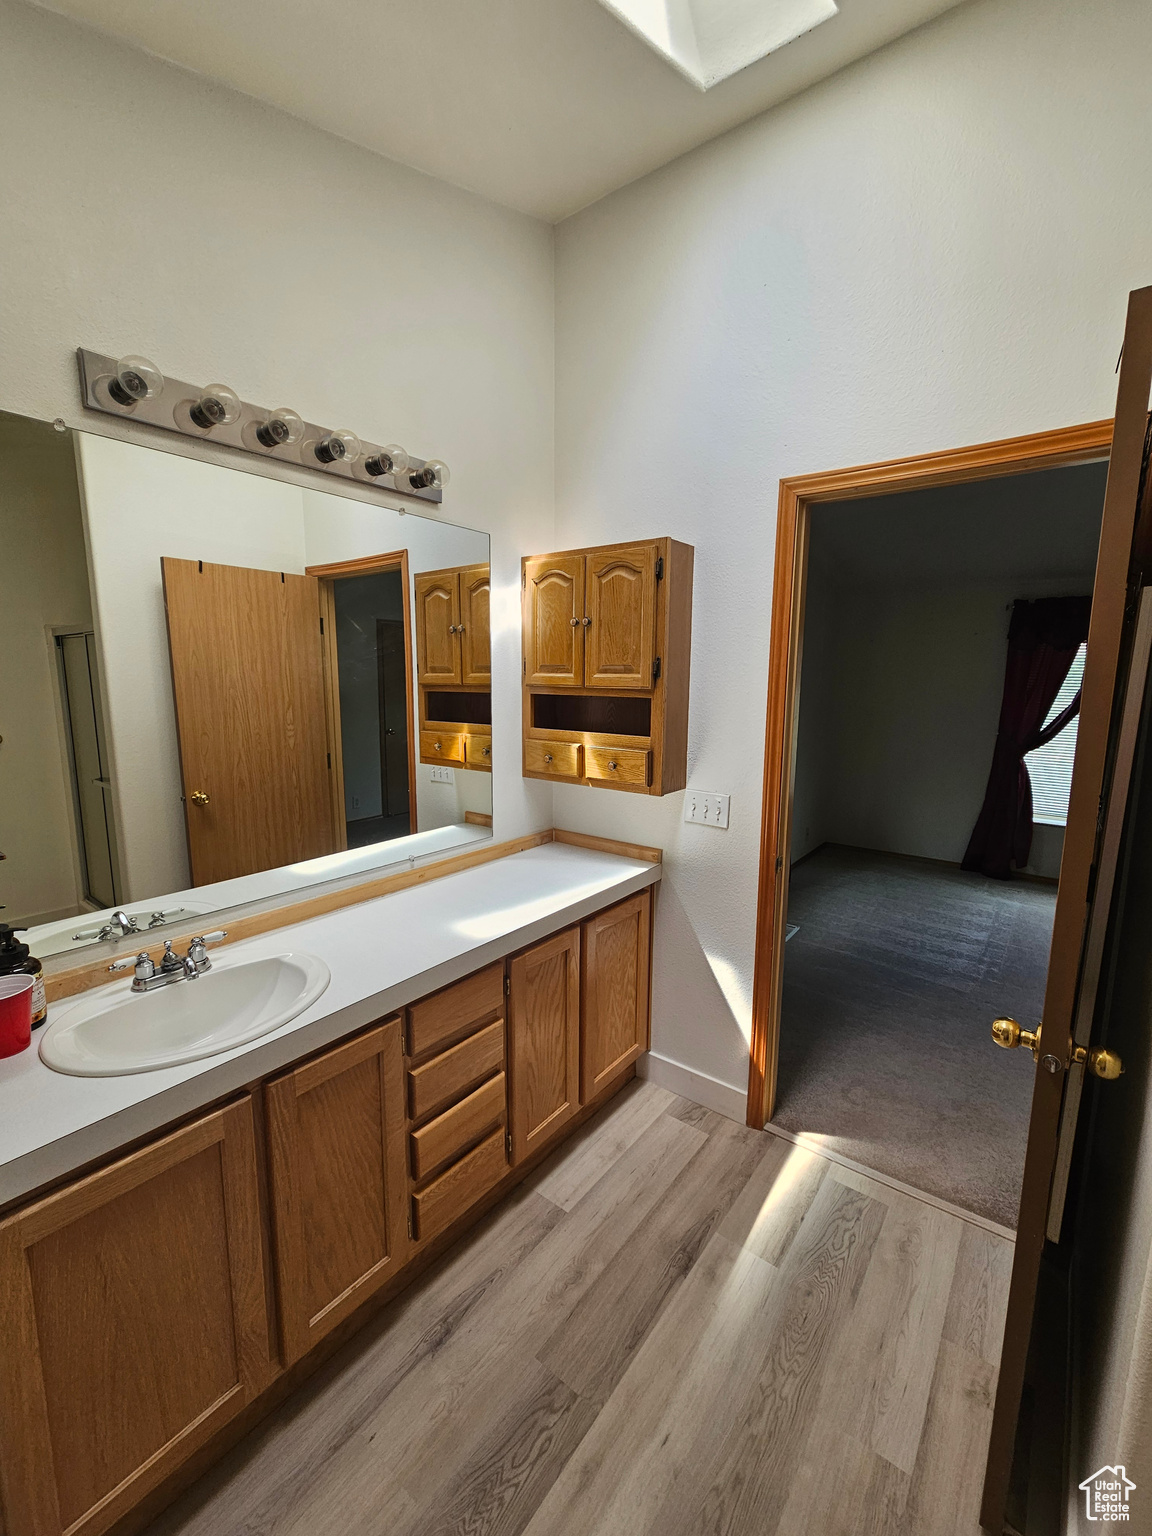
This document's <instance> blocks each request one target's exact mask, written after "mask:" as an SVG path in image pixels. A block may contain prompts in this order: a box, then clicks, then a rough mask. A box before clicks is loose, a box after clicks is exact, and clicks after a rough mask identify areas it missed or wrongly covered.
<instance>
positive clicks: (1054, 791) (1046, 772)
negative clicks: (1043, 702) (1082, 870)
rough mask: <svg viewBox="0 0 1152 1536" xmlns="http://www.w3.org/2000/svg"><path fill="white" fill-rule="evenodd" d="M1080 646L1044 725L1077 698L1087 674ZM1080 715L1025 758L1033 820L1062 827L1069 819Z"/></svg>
mask: <svg viewBox="0 0 1152 1536" xmlns="http://www.w3.org/2000/svg"><path fill="white" fill-rule="evenodd" d="M1086 649H1087V647H1086V646H1083V645H1082V646H1081V647H1080V649H1079V650H1078V651H1077V652H1076V659H1075V660H1074V661H1073V663H1072V667H1071V670H1070V671H1069V673H1068V676H1067V677H1066V678H1065V679H1064V682H1063V683H1062V684H1061V687H1060V692H1059V693H1058V694H1057V695H1056V698H1055V699H1054V700H1053V703H1052V708H1051V709H1050V710H1049V711H1048V714H1047V717H1046V718H1045V721H1044V724H1045V725H1047V724H1048V722H1049V721H1050V720H1055V718H1056V716H1057V715H1058V714H1059V713H1060V711H1061V710H1062V709H1067V708H1068V706H1069V704H1071V702H1072V700H1073V699H1074V698H1075V697H1076V690H1077V688H1079V686H1080V683H1081V680H1082V679H1083V676H1084V652H1085V651H1086ZM1079 724H1080V717H1079V715H1077V716H1076V719H1075V720H1070V721H1069V722H1068V724H1067V725H1066V726H1065V727H1064V729H1063V730H1062V731H1061V732H1060V734H1059V736H1054V737H1053V738H1052V740H1051V741H1050V742H1048V744H1047V745H1046V746H1043V747H1037V748H1036V750H1035V752H1029V753H1028V755H1027V757H1026V758H1025V759H1024V761H1025V763H1026V764H1027V765H1028V777H1029V778H1030V779H1031V780H1032V820H1033V821H1041V822H1046V823H1048V824H1049V825H1050V826H1056V827H1062V826H1064V825H1065V823H1066V822H1067V820H1068V796H1069V794H1070V792H1071V789H1072V759H1073V757H1074V756H1075V754H1076V727H1077V726H1078V725H1079Z"/></svg>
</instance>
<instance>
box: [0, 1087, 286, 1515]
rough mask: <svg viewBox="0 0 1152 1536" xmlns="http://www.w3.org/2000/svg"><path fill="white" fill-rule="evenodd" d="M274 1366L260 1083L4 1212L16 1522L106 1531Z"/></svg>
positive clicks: (4, 1307) (5, 1435)
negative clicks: (260, 1178) (257, 1129)
mask: <svg viewBox="0 0 1152 1536" xmlns="http://www.w3.org/2000/svg"><path fill="white" fill-rule="evenodd" d="M270 1374H271V1363H270V1358H269V1350H268V1329H267V1311H266V1299H265V1290H264V1272H263V1256H262V1245H261V1234H260V1213H259V1201H258V1194H257V1184H256V1148H255V1141H254V1135H253V1122H252V1101H251V1099H248V1098H244V1099H242V1100H241V1101H240V1102H239V1103H236V1104H232V1105H229V1106H228V1107H227V1108H226V1109H222V1110H219V1111H218V1112H217V1113H215V1114H212V1115H208V1116H206V1117H205V1118H204V1119H202V1120H198V1121H196V1122H194V1123H193V1124H192V1125H189V1126H185V1127H184V1128H183V1129H182V1130H179V1131H176V1132H174V1133H173V1134H172V1135H171V1136H166V1137H165V1138H164V1139H163V1140H162V1141H158V1142H155V1143H154V1144H153V1145H151V1146H147V1147H144V1148H142V1149H141V1150H140V1151H137V1152H133V1153H131V1154H130V1155H129V1156H128V1157H125V1158H123V1159H122V1160H121V1161H119V1162H117V1163H113V1164H112V1165H111V1167H108V1168H103V1169H101V1170H100V1171H99V1172H98V1173H94V1174H91V1175H89V1177H87V1178H85V1179H81V1180H79V1181H78V1182H77V1183H75V1184H71V1185H68V1186H67V1187H66V1188H64V1189H61V1190H59V1191H57V1193H55V1194H52V1195H48V1196H47V1197H46V1198H45V1199H43V1200H40V1201H37V1202H36V1203H35V1204H33V1205H31V1206H28V1207H27V1208H26V1209H24V1210H22V1211H18V1212H17V1213H16V1214H15V1215H13V1216H10V1217H8V1218H7V1219H6V1220H5V1221H3V1222H0V1479H2V1491H3V1507H4V1518H5V1521H6V1523H7V1530H8V1532H9V1536H61V1533H62V1532H64V1531H67V1532H69V1536H96V1533H99V1532H101V1531H105V1530H107V1529H108V1527H109V1526H110V1525H112V1524H113V1522H115V1521H116V1520H118V1519H119V1518H120V1517H121V1516H122V1515H123V1514H124V1513H125V1512H126V1511H127V1510H129V1509H131V1508H132V1507H133V1506H134V1505H135V1504H137V1503H138V1502H139V1501H140V1499H141V1498H142V1497H143V1496H144V1494H145V1493H147V1492H148V1491H149V1490H150V1489H152V1488H154V1487H156V1485H157V1484H158V1483H160V1482H161V1481H162V1480H163V1479H164V1478H165V1477H167V1476H168V1474H169V1473H171V1472H172V1471H173V1469H174V1468H175V1467H177V1466H178V1465H179V1464H180V1463H181V1462H183V1461H185V1460H186V1459H187V1458H188V1456H189V1455H190V1454H191V1453H192V1452H193V1451H194V1450H195V1449H196V1448H197V1447H198V1446H200V1445H202V1444H204V1442H205V1441H207V1440H209V1439H210V1438H211V1437H212V1435H214V1434H215V1433H216V1431H217V1430H218V1429H219V1428H220V1427H221V1426H222V1425H223V1424H225V1423H226V1422H227V1421H228V1420H229V1419H231V1418H232V1417H233V1415H234V1414H236V1413H237V1412H239V1410H240V1409H241V1408H243V1407H244V1406H245V1404H246V1403H248V1402H249V1401H250V1400H251V1399H252V1398H254V1397H255V1396H256V1395H257V1394H258V1393H259V1391H260V1390H261V1389H262V1388H263V1387H264V1385H265V1384H266V1383H267V1381H268V1379H269V1377H270Z"/></svg>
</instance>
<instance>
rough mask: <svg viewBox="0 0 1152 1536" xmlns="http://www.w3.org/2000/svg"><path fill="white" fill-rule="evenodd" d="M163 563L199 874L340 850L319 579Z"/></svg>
mask: <svg viewBox="0 0 1152 1536" xmlns="http://www.w3.org/2000/svg"><path fill="white" fill-rule="evenodd" d="M160 563H161V566H162V568H163V572H164V602H165V606H166V609H167V614H168V646H169V651H170V653H171V658H172V690H173V694H174V696H175V702H176V730H177V735H178V737H179V742H180V771H181V777H182V779H183V785H184V819H185V822H186V824H187V828H188V857H189V861H190V863H191V867H192V884H193V885H208V884H210V883H211V882H213V881H215V880H231V879H232V878H233V877H234V876H237V875H251V874H256V873H258V872H259V871H260V870H265V869H277V868H279V866H280V865H282V864H298V863H300V862H301V861H302V860H304V859H315V858H319V857H320V856H321V855H322V854H326V853H334V852H335V851H336V849H337V848H338V847H339V846H341V843H340V841H339V840H338V838H337V832H336V828H335V826H334V825H333V801H332V795H331V785H330V779H329V774H330V771H331V770H330V768H329V761H328V754H329V742H328V726H327V700H326V696H325V679H324V656H323V650H322V638H321V634H320V585H319V582H318V581H317V580H316V578H315V577H314V576H289V575H287V574H284V573H281V572H280V571H256V570H250V569H247V568H245V567H242V566H232V565H208V564H207V563H206V562H204V561H199V560H168V559H165V560H162V561H161V562H160ZM141 728H142V729H147V722H141Z"/></svg>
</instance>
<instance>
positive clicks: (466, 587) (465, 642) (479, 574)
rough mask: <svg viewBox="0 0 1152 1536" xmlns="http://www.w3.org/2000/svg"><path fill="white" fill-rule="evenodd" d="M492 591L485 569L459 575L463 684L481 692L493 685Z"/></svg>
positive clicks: (471, 569)
mask: <svg viewBox="0 0 1152 1536" xmlns="http://www.w3.org/2000/svg"><path fill="white" fill-rule="evenodd" d="M491 591H492V581H491V577H490V575H489V571H488V567H487V566H486V565H472V566H465V567H464V569H463V570H462V571H461V572H460V643H461V661H460V667H461V674H460V680H461V682H464V683H468V684H473V685H475V686H476V687H479V688H489V687H491V685H492V635H491V628H490V625H489V607H490V595H491Z"/></svg>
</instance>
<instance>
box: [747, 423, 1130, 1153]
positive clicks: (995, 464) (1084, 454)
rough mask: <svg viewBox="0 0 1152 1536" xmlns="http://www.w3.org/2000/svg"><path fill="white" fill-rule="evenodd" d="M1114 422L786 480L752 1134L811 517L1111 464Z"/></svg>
mask: <svg viewBox="0 0 1152 1536" xmlns="http://www.w3.org/2000/svg"><path fill="white" fill-rule="evenodd" d="M1111 446H1112V421H1111V419H1108V420H1106V421H1090V422H1086V423H1084V424H1083V425H1081V426H1076V427H1063V428H1061V429H1059V430H1058V431H1054V432H1037V433H1034V434H1032V435H1031V436H1028V437H1010V438H1005V439H1002V440H1001V441H999V442H994V443H979V444H977V445H975V446H973V447H970V448H956V449H952V450H950V451H949V452H946V453H929V454H921V455H919V456H917V457H915V458H909V459H890V460H888V461H886V462H884V463H881V464H862V465H857V466H856V467H855V468H852V469H836V470H831V471H829V472H828V473H826V474H817V475H801V476H798V477H797V478H795V479H790V480H781V482H780V502H779V511H778V513H777V519H776V570H775V576H774V579H773V585H772V627H771V639H770V650H769V660H768V711H767V722H766V726H765V733H764V809H763V818H762V821H761V826H760V879H759V889H758V895H757V902H756V961H755V976H754V980H753V984H752V1039H751V1043H750V1046H749V1063H748V1114H747V1120H748V1124H749V1125H750V1126H752V1127H753V1128H755V1129H756V1130H759V1129H761V1128H762V1127H763V1126H764V1124H765V1123H766V1122H767V1121H768V1120H769V1119H770V1118H771V1115H772V1111H773V1108H774V1107H775V1101H776V1064H777V1057H778V1053H779V1037H780V998H781V985H782V982H783V975H784V922H785V917H786V914H787V910H788V875H789V870H788V848H789V844H790V841H791V833H792V792H793V783H792V776H793V770H794V766H795V764H794V757H795V747H796V725H797V704H798V690H797V684H798V681H799V676H800V660H801V648H802V641H803V632H804V597H805V586H806V580H807V564H808V534H809V514H810V509H811V508H812V507H814V506H818V505H819V504H820V503H821V502H826V501H843V500H850V499H856V498H861V499H862V498H864V497H870V496H887V495H891V494H892V493H893V492H896V491H912V490H926V489H928V488H929V487H932V486H939V485H959V484H961V483H963V482H965V481H970V480H988V479H992V478H994V477H998V476H1001V475H1019V474H1025V473H1027V472H1028V471H1030V470H1038V469H1056V468H1059V467H1060V466H1062V465H1069V464H1083V463H1087V462H1089V461H1091V460H1093V459H1102V458H1105V457H1107V455H1108V453H1109V451H1110V450H1111Z"/></svg>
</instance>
